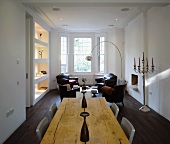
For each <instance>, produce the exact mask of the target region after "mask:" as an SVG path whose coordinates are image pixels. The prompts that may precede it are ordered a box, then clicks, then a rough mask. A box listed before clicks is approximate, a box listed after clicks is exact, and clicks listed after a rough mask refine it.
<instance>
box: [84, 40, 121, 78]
mask: <svg viewBox="0 0 170 144" xmlns="http://www.w3.org/2000/svg"><path fill="white" fill-rule="evenodd" d="M101 43H110V44H112V45H113V46H114V47H115V48H116V49H117V50H118V52H119V55H120V60H121V62H120V63H121V66H120V70H121V80H122V55H121V52H120V50H119V48H118V47H117V45H116V44H114V43H113V42H110V41H101V42H99V43H97V44H96V45H95V46H94V47H93V48H92V50H91V55H89V56H86V60H87V61H91V60H92V52H93V50H94V49H95V48H96V47H97V46H99V44H101Z"/></svg>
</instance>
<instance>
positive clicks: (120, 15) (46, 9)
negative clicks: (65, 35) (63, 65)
mask: <svg viewBox="0 0 170 144" xmlns="http://www.w3.org/2000/svg"><path fill="white" fill-rule="evenodd" d="M21 1H22V2H23V4H24V5H25V6H27V7H29V8H30V9H32V10H33V11H34V12H36V13H37V14H38V15H39V16H40V17H41V18H42V19H43V20H44V21H45V22H46V23H48V25H50V26H51V27H52V28H55V29H64V30H69V31H97V30H105V29H108V28H109V25H114V26H113V27H112V28H123V27H125V26H126V25H127V23H128V22H130V21H131V20H132V19H133V18H135V17H136V16H137V15H139V14H140V13H141V12H142V11H147V10H148V9H149V8H150V7H152V6H165V5H167V3H168V1H170V0H147V2H146V0H143V1H144V2H142V1H141V0H136V2H134V1H135V0H119V2H116V0H105V1H104V0H103V1H102V0H93V1H92V0H91V1H90V2H89V0H86V1H85V0H84V1H82V0H47V1H46V0H21ZM78 1H79V2H78ZM97 1H99V2H97ZM106 1H107V2H106ZM120 1H121V2H120ZM123 1H126V3H125V2H123ZM127 1H133V2H129V3H127ZM139 1H140V2H139ZM154 1H156V3H155V2H154ZM159 1H160V2H159ZM162 2H163V3H162ZM53 7H56V8H59V9H60V10H59V11H53V10H52V8H53ZM122 8H129V11H121V9H122ZM61 19H62V20H61ZM116 19H117V20H116ZM64 25H67V27H65V26H64Z"/></svg>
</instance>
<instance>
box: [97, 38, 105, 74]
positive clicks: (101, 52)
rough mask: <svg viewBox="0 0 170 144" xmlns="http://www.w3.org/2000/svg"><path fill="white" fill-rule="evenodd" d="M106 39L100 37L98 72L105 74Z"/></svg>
mask: <svg viewBox="0 0 170 144" xmlns="http://www.w3.org/2000/svg"><path fill="white" fill-rule="evenodd" d="M104 40H105V37H99V38H98V43H100V44H99V47H98V72H99V73H104V50H105V42H103V41H104Z"/></svg>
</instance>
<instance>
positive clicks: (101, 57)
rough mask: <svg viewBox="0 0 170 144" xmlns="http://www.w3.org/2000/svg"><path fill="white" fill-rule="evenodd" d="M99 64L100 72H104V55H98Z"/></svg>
mask: <svg viewBox="0 0 170 144" xmlns="http://www.w3.org/2000/svg"><path fill="white" fill-rule="evenodd" d="M99 66H100V70H99V71H100V72H101V73H104V55H100V64H99Z"/></svg>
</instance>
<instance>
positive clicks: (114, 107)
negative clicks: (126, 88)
mask: <svg viewBox="0 0 170 144" xmlns="http://www.w3.org/2000/svg"><path fill="white" fill-rule="evenodd" d="M110 108H111V110H112V112H113V113H114V115H115V117H116V118H117V116H118V113H119V107H118V106H117V105H116V104H115V103H112V105H111V107H110Z"/></svg>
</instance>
